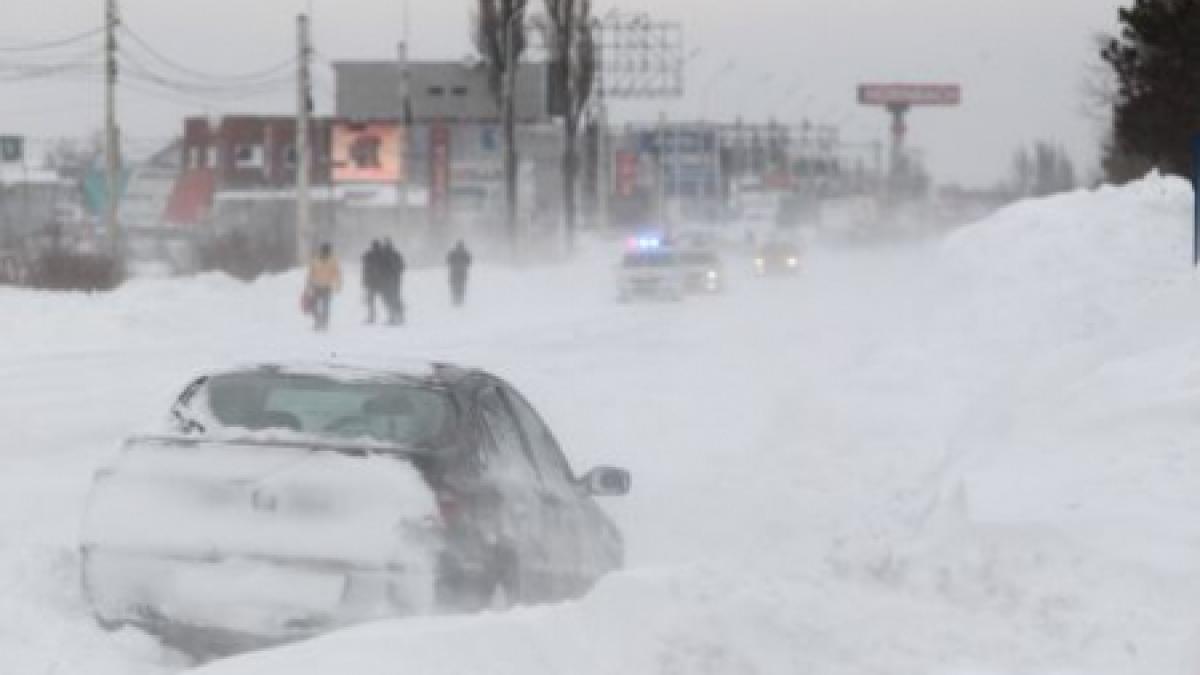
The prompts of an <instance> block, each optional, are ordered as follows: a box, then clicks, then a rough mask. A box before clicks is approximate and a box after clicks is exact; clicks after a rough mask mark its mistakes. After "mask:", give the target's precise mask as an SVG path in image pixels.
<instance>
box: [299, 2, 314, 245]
mask: <svg viewBox="0 0 1200 675" xmlns="http://www.w3.org/2000/svg"><path fill="white" fill-rule="evenodd" d="M297 27H298V30H299V48H300V54H299V57H300V58H299V78H298V80H299V82H298V83H299V92H298V101H297V109H296V262H297V263H298V264H300V265H304V264H305V263H306V262H307V261H308V259H309V258H310V257H311V255H312V247H313V245H314V244H315V237H314V234H313V231H312V208H311V205H310V202H309V187H310V186H309V183H310V179H311V174H310V167H311V166H312V161H311V159H310V157H311V155H312V148H311V144H310V141H311V135H310V133H309V126H310V124H309V122H310V121H311V120H310V118H311V115H312V72H311V65H310V63H311V61H312V51H313V50H312V45H311V44H310V41H309V32H308V15H306V14H301V15H300V16H299V17H298V19H297Z"/></svg>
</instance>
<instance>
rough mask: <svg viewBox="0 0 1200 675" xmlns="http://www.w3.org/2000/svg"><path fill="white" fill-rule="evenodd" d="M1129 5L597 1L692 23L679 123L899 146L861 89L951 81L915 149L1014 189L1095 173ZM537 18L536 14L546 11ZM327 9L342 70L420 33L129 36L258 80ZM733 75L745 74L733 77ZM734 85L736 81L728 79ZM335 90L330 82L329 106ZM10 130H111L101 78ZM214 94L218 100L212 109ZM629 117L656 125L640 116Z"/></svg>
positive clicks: (42, 26) (23, 107)
mask: <svg viewBox="0 0 1200 675" xmlns="http://www.w3.org/2000/svg"><path fill="white" fill-rule="evenodd" d="M1129 2H1130V0H739V1H738V2H720V1H718V0H641V2H639V3H634V2H632V1H625V2H605V1H604V0H596V5H597V7H596V9H597V13H598V14H602V13H604V12H607V11H609V10H610V9H620V10H624V11H645V12H650V13H652V14H654V15H656V16H659V17H662V18H667V19H678V20H681V21H683V22H684V25H685V28H686V31H687V35H686V40H687V43H688V48H689V51H693V52H694V53H695V56H694V58H693V59H692V60H691V61H690V62H689V65H688V80H689V89H690V91H689V95H688V97H687V98H686V99H684V100H682V101H678V102H669V103H666V104H665V112H666V113H667V114H668V115H670V116H671V117H676V118H678V117H687V118H698V117H699V116H700V115H701V114H702V113H703V112H707V113H708V116H710V117H721V118H724V119H732V118H733V117H734V116H736V115H738V114H741V115H743V116H744V117H745V118H747V119H748V120H752V119H755V118H758V119H765V118H766V117H767V116H769V115H774V116H775V117H777V118H778V119H780V120H791V121H795V122H799V121H801V120H803V119H805V118H808V119H812V120H814V121H836V122H841V123H842V125H843V129H844V135H845V136H849V137H853V138H858V139H863V140H874V139H883V138H886V134H887V126H888V121H887V119H886V116H885V115H884V114H883V113H882V112H881V111H878V110H874V109H861V108H858V107H857V106H856V105H855V100H854V95H855V86H856V84H858V83H859V82H862V81H875V80H884V81H910V80H911V81H938V82H941V81H946V82H960V83H962V85H963V87H964V97H965V100H964V105H963V106H962V107H961V108H959V109H955V110H919V111H916V112H915V113H914V114H913V115H912V117H911V122H910V128H911V137H910V138H911V142H912V144H913V145H914V146H917V147H921V148H923V149H924V150H925V151H926V154H927V157H928V163H929V164H930V166H931V168H932V169H933V170H934V172H935V174H936V175H937V177H938V178H939V179H941V180H960V181H965V182H967V183H969V184H975V185H982V184H987V183H990V182H993V181H995V180H997V179H999V178H1001V177H1003V176H1004V175H1005V174H1006V172H1007V169H1008V166H1009V164H1010V161H1009V160H1010V157H1011V155H1012V152H1013V150H1014V149H1015V148H1016V147H1017V146H1018V145H1020V144H1022V143H1027V142H1029V141H1032V140H1034V139H1038V138H1045V139H1048V140H1053V141H1057V142H1061V143H1062V144H1063V145H1065V146H1066V147H1067V149H1068V150H1069V152H1070V153H1071V154H1072V155H1073V156H1074V157H1075V158H1076V160H1077V162H1078V163H1079V164H1080V165H1081V168H1082V169H1083V173H1084V174H1085V175H1086V174H1088V173H1090V172H1091V170H1092V168H1093V167H1094V165H1095V163H1096V146H1097V144H1098V139H1099V138H1100V136H1101V133H1102V131H1103V129H1102V128H1101V125H1100V124H1099V123H1098V122H1097V121H1096V120H1094V119H1092V118H1090V117H1089V116H1088V115H1087V114H1086V110H1085V108H1086V101H1085V97H1084V95H1083V82H1084V80H1085V78H1086V77H1087V75H1088V71H1089V64H1092V63H1095V61H1096V57H1095V45H1094V40H1095V36H1096V35H1097V34H1098V33H1100V32H1113V31H1115V28H1116V11H1117V8H1118V7H1120V6H1124V5H1127V4H1129ZM533 3H534V4H535V5H539V4H540V3H539V2H538V0H533ZM102 4H103V3H102V0H3V2H0V47H2V46H4V45H6V44H7V45H11V44H13V43H20V42H22V41H26V40H28V41H42V40H50V39H54V38H56V37H61V36H63V35H70V34H72V33H76V32H80V31H85V30H88V29H90V28H93V27H97V26H99V25H100V24H101V14H102ZM309 4H311V5H312V6H313V14H314V33H315V39H316V43H317V48H318V49H319V50H320V53H321V56H322V57H324V58H325V59H328V60H342V59H356V58H369V59H382V58H392V56H393V54H394V53H395V43H396V42H397V41H398V40H399V39H401V38H402V36H403V34H404V16H405V12H404V8H403V6H404V2H403V0H312V2H311V3H309V2H307V1H306V0H169V1H166V0H125V1H124V2H123V3H122V9H123V14H124V17H125V19H126V21H127V22H128V23H129V25H130V26H131V27H132V28H133V29H134V30H135V31H137V32H138V33H140V34H141V35H142V36H143V37H145V38H146V40H147V41H149V42H151V43H152V44H153V45H154V46H155V47H157V48H158V49H159V50H160V51H161V52H163V53H164V54H165V55H166V56H168V57H171V58H173V59H175V60H178V61H180V62H183V63H184V64H187V65H191V66H193V67H195V68H197V69H202V70H206V71H213V72H216V73H242V72H248V71H255V70H258V69H261V68H264V67H268V66H271V65H273V64H276V63H278V62H280V61H281V60H283V59H286V58H288V57H289V56H290V55H291V54H292V53H293V51H294V49H295V47H294V35H295V28H294V24H295V15H296V13H297V12H298V11H303V10H304V9H305V8H306V7H307V6H308V5H309ZM474 4H475V3H474V0H411V17H412V27H411V42H412V47H413V50H414V57H415V58H422V57H428V58H460V57H463V56H465V55H466V54H467V53H469V52H470V41H469V39H468V38H469V29H468V23H467V22H468V17H469V15H470V11H471V7H472V6H473V5H474ZM79 56H80V55H79V49H78V48H73V49H65V50H62V51H60V52H57V53H56V54H50V55H43V54H35V55H26V54H20V55H17V54H11V53H6V54H0V61H2V60H8V61H12V60H21V61H35V62H60V61H62V60H64V59H66V60H73V59H76V58H79ZM731 64H732V65H731ZM722 72H724V73H725V74H723V75H720V74H719V73H722ZM332 91H333V89H332V80H331V78H330V76H329V74H328V72H327V71H322V72H320V73H319V74H318V89H317V94H318V97H319V105H320V107H321V108H322V110H328V109H329V108H330V105H331V97H332ZM0 92H3V94H0V130H2V131H3V132H5V133H18V134H25V135H28V136H31V137H37V138H46V137H57V136H82V135H86V134H87V133H89V132H91V131H93V130H94V129H96V128H97V127H98V126H99V124H100V122H101V119H102V118H101V111H102V108H101V105H100V103H101V98H100V94H101V92H100V86H99V83H98V81H95V80H94V79H93V80H88V79H76V80H69V79H68V80H61V79H55V80H48V81H43V82H39V83H38V84H13V83H10V82H3V81H0ZM200 98H204V97H200ZM292 100H293V98H292V96H291V94H290V93H289V92H286V91H281V92H279V93H275V94H267V95H263V96H260V97H257V98H251V99H247V100H241V101H233V102H228V101H188V102H184V101H180V100H178V99H177V98H176V100H171V101H165V100H159V99H156V98H153V97H150V96H147V95H145V94H144V93H142V92H136V91H132V90H126V91H123V96H122V100H121V104H120V108H121V119H122V123H123V125H124V127H125V132H126V135H127V137H129V138H130V139H131V142H134V143H140V144H142V145H146V146H148V145H152V144H154V143H156V142H159V141H162V140H165V139H167V138H169V137H170V136H172V135H173V134H178V132H179V129H180V128H181V122H180V120H181V118H182V117H183V116H186V115H191V114H204V113H208V114H219V113H222V112H286V111H287V110H289V108H290V107H291V106H292ZM618 114H620V115H622V116H625V117H629V116H645V117H651V118H653V117H657V107H647V106H643V105H639V106H636V107H629V108H626V109H625V110H623V111H618Z"/></svg>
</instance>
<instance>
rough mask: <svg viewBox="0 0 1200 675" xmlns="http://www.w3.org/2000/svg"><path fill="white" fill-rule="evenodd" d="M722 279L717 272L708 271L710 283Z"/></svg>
mask: <svg viewBox="0 0 1200 675" xmlns="http://www.w3.org/2000/svg"><path fill="white" fill-rule="evenodd" d="M720 278H721V275H720V274H718V273H717V271H716V270H709V271H708V280H709V281H716V280H717V279H720Z"/></svg>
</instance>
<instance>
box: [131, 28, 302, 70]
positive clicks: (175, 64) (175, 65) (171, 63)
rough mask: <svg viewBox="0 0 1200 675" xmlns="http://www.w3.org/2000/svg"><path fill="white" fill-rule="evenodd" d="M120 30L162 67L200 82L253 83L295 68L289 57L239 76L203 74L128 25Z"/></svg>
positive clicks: (293, 60) (292, 60)
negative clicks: (162, 50) (175, 58)
mask: <svg viewBox="0 0 1200 675" xmlns="http://www.w3.org/2000/svg"><path fill="white" fill-rule="evenodd" d="M121 28H122V30H123V32H124V33H125V34H126V35H128V36H129V37H130V38H131V39H132V40H133V42H134V43H136V44H137V45H138V46H139V47H141V48H142V49H143V50H145V52H146V53H147V54H149V55H150V56H151V57H153V58H154V59H155V60H157V61H159V62H160V63H162V64H163V65H165V66H167V67H169V68H172V69H174V70H176V71H179V72H180V73H183V74H185V75H188V76H189V77H193V78H196V79H200V80H216V81H220V82H228V83H234V82H250V81H254V80H261V79H264V78H267V77H271V76H275V75H279V74H280V73H282V72H285V71H287V70H289V69H291V68H293V67H295V65H296V58H295V57H291V58H288V59H286V60H284V61H281V62H279V63H276V64H275V65H273V66H270V67H267V68H264V69H262V70H259V71H255V72H249V73H240V74H220V73H211V72H205V71H202V70H197V69H195V68H191V67H189V66H186V65H184V64H182V63H180V62H179V61H176V60H174V59H172V58H170V57H169V56H167V55H165V54H163V53H162V52H161V51H160V50H158V49H156V48H155V47H154V46H153V45H151V44H150V43H149V42H148V41H147V40H145V39H144V38H142V36H141V35H139V34H138V33H137V32H136V31H134V30H133V29H132V28H130V27H129V24H127V23H122V24H121ZM127 53H128V52H127Z"/></svg>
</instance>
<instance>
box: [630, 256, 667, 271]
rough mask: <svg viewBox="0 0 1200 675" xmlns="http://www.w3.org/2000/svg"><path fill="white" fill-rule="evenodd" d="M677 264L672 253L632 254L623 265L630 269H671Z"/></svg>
mask: <svg viewBox="0 0 1200 675" xmlns="http://www.w3.org/2000/svg"><path fill="white" fill-rule="evenodd" d="M674 264H675V256H674V255H672V254H670V253H662V252H654V253H630V254H628V255H626V256H625V261H624V263H623V265H624V266H625V267H626V268H628V269H642V268H650V267H670V266H671V265H674Z"/></svg>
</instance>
